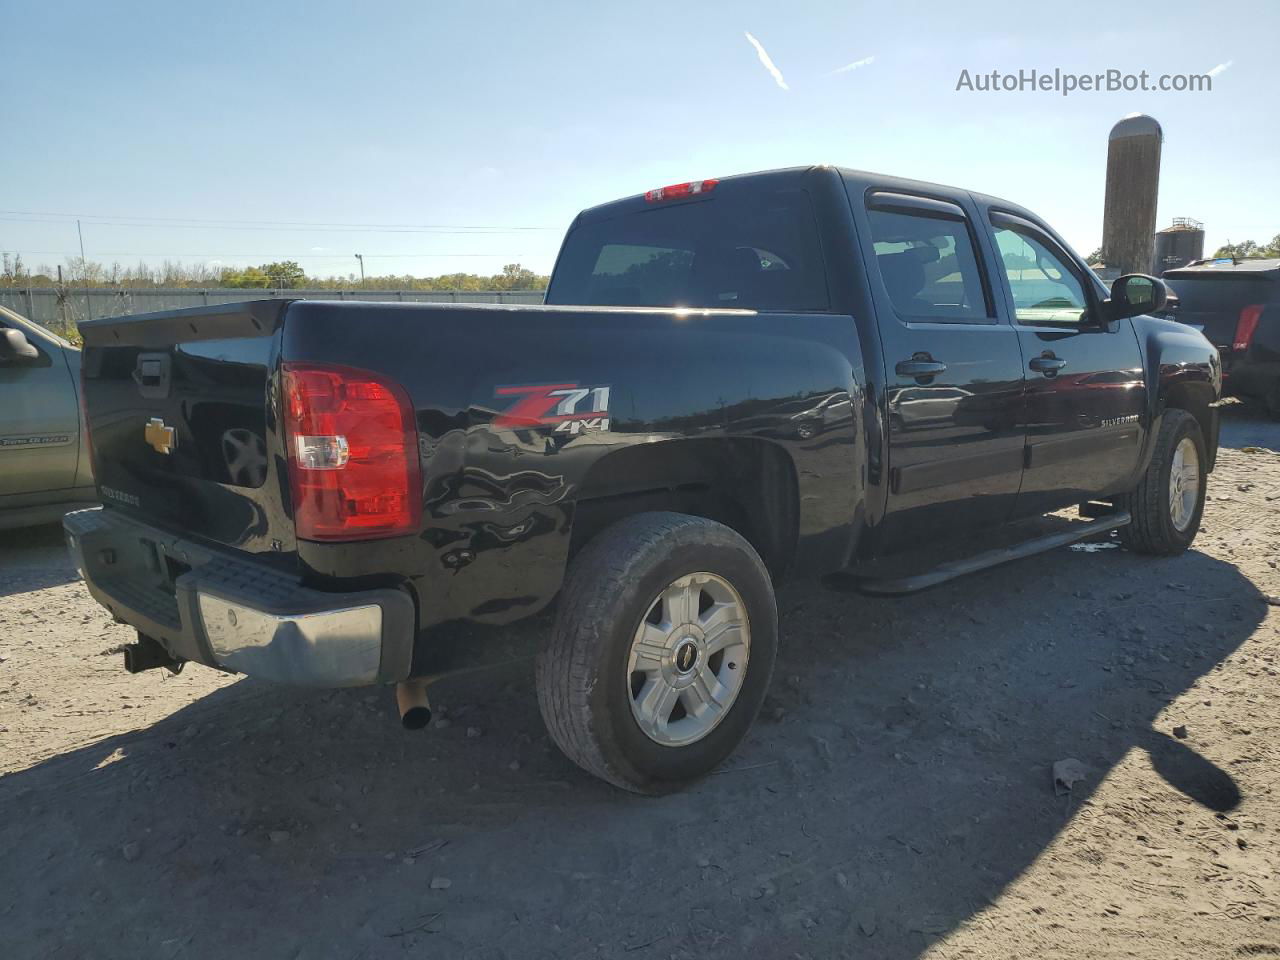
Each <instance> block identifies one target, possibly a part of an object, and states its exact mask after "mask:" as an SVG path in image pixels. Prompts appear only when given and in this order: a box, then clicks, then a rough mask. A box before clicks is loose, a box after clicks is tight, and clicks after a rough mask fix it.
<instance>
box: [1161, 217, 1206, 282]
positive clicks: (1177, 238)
mask: <svg viewBox="0 0 1280 960" xmlns="http://www.w3.org/2000/svg"><path fill="white" fill-rule="evenodd" d="M1203 257H1204V224H1203V223H1201V222H1200V221H1199V220H1192V219H1191V218H1190V217H1174V218H1173V224H1172V225H1171V226H1168V227H1165V228H1164V229H1163V230H1161V231H1160V232H1159V233H1157V234H1156V260H1155V264H1154V266H1155V275H1156V276H1157V277H1162V276H1164V272H1165V271H1166V270H1177V269H1178V268H1179V267H1185V266H1186V265H1187V264H1188V263H1190V262H1191V261H1192V260H1200V259H1202V258H1203Z"/></svg>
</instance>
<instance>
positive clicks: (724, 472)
mask: <svg viewBox="0 0 1280 960" xmlns="http://www.w3.org/2000/svg"><path fill="white" fill-rule="evenodd" d="M1165 296H1166V290H1165V287H1164V285H1163V284H1162V283H1161V282H1160V281H1158V280H1154V279H1152V278H1150V277H1146V276H1141V275H1132V276H1128V277H1123V278H1121V279H1120V280H1118V281H1116V283H1115V284H1114V285H1113V286H1112V288H1111V289H1110V291H1108V290H1106V289H1105V288H1104V287H1103V286H1102V285H1101V284H1100V282H1099V281H1098V280H1097V279H1096V278H1095V276H1094V274H1093V273H1092V272H1091V271H1090V270H1089V269H1088V268H1087V267H1086V266H1085V264H1084V261H1083V260H1081V258H1080V257H1079V256H1077V255H1076V254H1075V253H1074V252H1072V250H1071V249H1070V248H1069V247H1068V246H1067V244H1066V243H1064V242H1063V240H1062V239H1061V238H1060V237H1059V236H1058V235H1057V234H1056V233H1055V232H1054V231H1053V230H1052V229H1051V228H1050V227H1049V226H1047V225H1046V224H1045V223H1044V222H1043V221H1041V220H1040V219H1039V218H1037V217H1036V216H1035V214H1033V213H1031V212H1029V211H1027V210H1025V209H1023V208H1021V207H1018V206H1015V205H1014V204H1011V203H1007V202H1005V201H1003V200H997V199H994V198H992V197H986V196H980V195H977V194H974V193H970V192H968V191H965V190H957V189H951V188H948V187H942V186H937V185H934V184H928V183H919V182H914V181H908V180H901V179H895V178H891V177H884V176H876V175H871V174H865V173H858V172H854V171H849V170H843V169H837V168H832V167H827V166H818V167H809V168H802V169H791V170H780V171H774V172H768V173H758V174H751V175H747V176H739V177H732V178H726V179H723V180H718V181H717V180H702V181H694V182H690V183H683V184H677V185H674V186H671V187H664V188H660V189H656V190H651V191H649V192H648V193H646V194H643V195H640V196H635V197H631V198H629V199H625V200H619V201H617V202H614V203H608V204H605V205H602V206H599V207H594V208H592V209H590V210H586V211H584V212H583V213H581V214H580V215H579V216H578V217H577V218H576V219H575V220H574V222H573V225H572V227H571V228H570V230H569V232H568V235H567V237H566V239H565V241H564V245H563V247H562V249H561V252H560V255H559V258H558V260H557V263H556V266H555V270H554V274H553V276H552V278H551V283H550V287H549V289H548V291H547V296H546V304H545V305H543V306H523V307H505V306H472V307H467V306H452V305H425V304H385V303H379V304H374V303H353V302H344V303H327V302H318V301H294V302H279V301H268V302H261V301H260V302H253V303H243V304H234V305H229V306H224V307H214V308H208V309H195V310H179V311H173V312H168V313H156V314H150V315H145V316H132V317H123V318H110V319H100V320H93V321H90V322H86V323H83V324H81V331H82V333H83V335H84V342H85V350H84V362H83V379H84V390H83V393H84V396H85V398H86V403H87V422H88V425H89V428H90V431H91V447H92V451H93V454H94V456H95V470H96V474H95V475H96V478H97V483H98V489H99V493H100V495H101V498H102V501H103V503H104V506H103V507H102V508H99V509H96V510H86V511H81V512H79V513H74V514H70V515H69V516H68V517H67V518H66V521H65V529H66V535H67V541H68V544H69V546H70V549H71V552H72V554H73V556H74V558H75V562H76V564H77V566H78V567H79V569H80V570H81V572H82V573H83V576H84V578H85V581H86V583H87V584H88V587H89V590H90V591H91V593H92V594H93V595H94V597H96V598H97V599H98V600H99V601H100V602H101V603H103V604H104V605H105V606H107V607H108V608H109V609H110V610H111V611H112V612H113V613H114V614H115V615H116V616H117V617H118V618H120V619H121V620H123V621H125V622H127V623H129V624H132V625H134V626H135V627H137V629H138V631H139V640H138V643H137V644H135V645H133V646H132V647H131V648H130V649H129V650H128V652H127V654H126V666H127V667H128V668H129V669H131V670H135V671H136V670H141V669H147V668H150V667H169V668H171V669H176V668H178V667H180V666H182V665H183V664H184V663H185V662H187V661H194V662H197V663H202V664H206V665H208V666H212V667H216V668H219V669H223V670H229V671H236V672H242V673H245V674H249V675H254V676H259V677H263V678H268V679H271V680H276V681H281V682H285V683H295V684H313V685H319V686H328V687H337V686H349V685H360V684H396V691H397V699H398V701H399V705H400V710H401V716H402V718H403V719H404V721H405V724H406V726H419V725H422V724H424V723H425V722H426V721H427V720H428V719H429V717H430V713H429V705H428V702H427V699H426V694H425V688H426V685H427V683H428V682H430V681H431V680H433V679H434V678H436V677H439V676H441V675H444V674H446V673H449V672H451V671H455V670H458V669H460V668H461V667H463V666H472V665H476V664H483V663H486V662H489V661H491V660H493V659H495V658H497V657H500V656H510V655H511V651H510V650H508V649H506V644H505V641H504V640H503V639H502V631H500V630H483V629H478V628H476V627H475V626H474V624H477V623H480V624H498V625H502V624H507V623H511V622H513V621H516V620H518V619H521V618H524V617H528V616H530V615H533V614H536V613H538V612H539V611H542V610H544V608H547V607H548V606H549V605H550V604H552V603H553V602H554V603H555V604H556V606H555V622H554V627H553V628H552V629H551V630H550V631H549V632H548V634H547V636H546V637H545V639H544V640H543V641H542V643H541V647H540V649H539V650H538V651H537V656H536V677H537V690H538V698H539V702H540V705H541V709H542V714H543V717H544V718H545V720H546V724H547V727H548V729H549V731H550V733H551V736H552V737H553V738H554V740H555V741H556V743H558V744H559V745H560V747H561V748H562V749H563V750H564V751H565V753H566V754H568V756H569V757H571V758H572V759H573V760H574V761H576V762H577V763H578V764H580V765H581V766H582V767H583V768H585V769H586V770H588V771H590V772H591V773H594V774H596V775H597V776H600V777H602V778H604V779H606V780H608V781H610V782H612V783H614V784H617V785H619V786H621V787H624V788H627V789H630V790H635V791H640V792H661V791H663V790H669V789H672V788H673V787H675V786H677V785H679V784H680V783H682V782H685V781H688V780H689V779H691V778H695V777H698V776H700V775H702V774H705V773H707V772H708V771H709V770H711V769H712V768H714V767H715V766H716V765H717V764H718V763H719V762H720V761H722V760H723V759H724V758H725V757H726V756H727V755H728V754H729V753H730V752H731V751H732V750H733V749H734V747H735V746H736V745H737V743H738V742H739V741H740V739H741V738H742V736H743V735H744V733H745V732H746V730H747V728H748V726H749V725H750V724H751V722H752V720H753V718H754V717H755V715H756V713H757V711H758V709H759V707H760V704H761V701H762V700H763V698H764V696H765V692H766V688H767V686H768V684H769V678H770V673H771V670H772V667H773V662H774V654H775V650H776V646H777V637H778V625H777V609H776V606H775V601H774V584H775V583H776V582H778V581H779V579H780V578H782V577H784V576H787V575H792V576H815V575H834V576H835V577H837V578H843V579H845V580H846V582H848V581H849V580H852V581H853V582H854V583H856V585H858V586H859V587H861V588H862V589H864V590H868V591H872V592H879V593H895V592H903V591H908V590H913V589H917V588H920V587H923V586H928V585H930V584H933V583H937V582H939V581H940V580H943V579H946V578H948V577H951V576H954V575H956V574H958V573H961V572H965V571H968V570H972V569H977V568H979V567H982V566H987V565H990V564H993V563H995V562H998V561H1002V560H1008V559H1012V558H1015V557H1020V556H1025V555H1028V554H1030V553H1033V552H1036V551H1039V550H1044V549H1048V548H1049V547H1052V546H1057V545H1060V544H1063V543H1066V542H1070V541H1072V540H1076V539H1082V538H1084V537H1089V536H1097V535H1100V534H1105V533H1107V532H1108V531H1112V530H1116V531H1117V534H1116V535H1117V536H1118V537H1119V538H1120V540H1121V541H1122V542H1123V544H1124V545H1126V546H1127V547H1128V548H1129V549H1131V550H1135V551H1138V552H1142V553H1149V554H1175V553H1178V552H1180V551H1182V550H1185V549H1186V548H1187V547H1188V545H1189V544H1190V543H1191V541H1192V539H1193V538H1194V536H1195V534H1196V531H1197V529H1198V526H1199V523H1200V515H1201V510H1202V507H1203V503H1204V494H1205V480H1206V474H1207V473H1208V471H1210V470H1211V469H1212V468H1213V464H1214V459H1215V455H1216V451H1217V439H1218V423H1217V410H1216V407H1215V403H1216V401H1217V400H1218V399H1219V394H1220V390H1221V368H1220V361H1219V357H1218V353H1217V351H1216V350H1215V349H1214V348H1213V347H1212V346H1211V345H1210V344H1209V343H1208V342H1207V341H1206V340H1205V339H1204V337H1203V336H1202V335H1201V334H1200V333H1198V332H1196V331H1195V330H1193V329H1191V328H1189V327H1187V326H1185V325H1181V324H1177V323H1172V322H1168V321H1165V320H1160V319H1155V318H1153V317H1151V316H1149V315H1148V314H1150V313H1152V312H1153V311H1158V310H1159V309H1160V308H1161V307H1162V306H1163V303H1164V298H1165ZM1077 507H1078V508H1079V511H1080V516H1081V517H1082V518H1083V519H1071V518H1067V519H1066V520H1065V523H1066V524H1067V525H1066V527H1065V529H1064V528H1061V527H1055V528H1053V530H1052V531H1051V532H1048V533H1043V532H1041V533H1038V534H1036V535H1034V536H1030V537H1029V538H1023V539H1021V540H1016V541H1014V542H1007V543H1005V544H1004V545H1003V546H1000V547H996V548H992V549H989V550H986V551H985V552H979V553H977V554H976V555H970V556H962V555H961V556H958V555H957V553H956V551H955V549H954V547H953V546H951V545H954V544H955V543H963V542H966V541H970V540H973V539H975V537H976V536H977V535H979V534H986V533H989V532H990V531H992V530H993V529H997V528H998V529H1000V530H1008V529H1011V528H1010V527H1008V526H1007V525H1009V524H1011V523H1013V522H1014V521H1021V520H1023V519H1024V518H1034V517H1039V516H1041V515H1044V514H1047V513H1051V512H1054V511H1061V510H1062V509H1063V508H1077ZM904 550H914V553H915V555H921V554H922V552H923V554H924V555H926V556H933V557H935V562H933V563H932V564H931V565H929V564H926V565H925V566H924V567H923V568H920V569H915V570H914V571H911V572H907V573H903V572H901V571H899V572H898V573H897V574H892V575H891V574H886V573H885V572H884V571H885V569H887V568H886V567H885V566H884V563H885V561H886V558H889V559H890V560H891V559H892V556H891V555H893V554H895V553H898V554H900V553H901V551H904ZM889 566H890V567H892V564H891V563H890V564H889ZM486 635H495V636H496V639H493V640H485V639H479V638H483V637H484V636H486Z"/></svg>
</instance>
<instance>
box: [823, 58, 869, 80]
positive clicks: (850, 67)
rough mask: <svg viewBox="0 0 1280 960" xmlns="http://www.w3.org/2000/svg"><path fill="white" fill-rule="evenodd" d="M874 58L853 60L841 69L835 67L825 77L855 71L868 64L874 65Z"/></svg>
mask: <svg viewBox="0 0 1280 960" xmlns="http://www.w3.org/2000/svg"><path fill="white" fill-rule="evenodd" d="M875 61H876V58H875V57H863V58H862V59H861V60H855V61H853V63H846V64H845V65H844V66H843V67H836V68H835V69H834V70H832V71H831V72H830V73H829V74H827V76H829V77H834V76H835V75H836V74H837V73H848V72H849V71H850V70H857V69H858V68H859V67H865V66H866V65H867V64H869V63H875Z"/></svg>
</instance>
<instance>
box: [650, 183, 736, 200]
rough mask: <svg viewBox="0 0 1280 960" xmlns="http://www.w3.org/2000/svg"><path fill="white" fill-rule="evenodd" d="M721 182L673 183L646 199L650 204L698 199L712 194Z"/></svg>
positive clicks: (654, 190) (651, 192)
mask: <svg viewBox="0 0 1280 960" xmlns="http://www.w3.org/2000/svg"><path fill="white" fill-rule="evenodd" d="M719 182H720V181H719V180H690V181H689V182H688V183H673V184H672V185H671V186H669V187H657V188H655V189H653V190H650V191H648V192H647V193H646V194H645V195H644V198H645V200H646V201H647V202H649V203H661V202H662V201H664V200H681V199H683V198H685V197H696V196H698V195H699V194H702V193H710V192H711V191H712V190H714V189H715V188H716V184H717V183H719Z"/></svg>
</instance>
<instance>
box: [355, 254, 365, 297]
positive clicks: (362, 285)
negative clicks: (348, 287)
mask: <svg viewBox="0 0 1280 960" xmlns="http://www.w3.org/2000/svg"><path fill="white" fill-rule="evenodd" d="M356 259H357V260H359V261H360V287H361V288H362V289H363V288H364V254H363V253H357V254H356Z"/></svg>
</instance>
